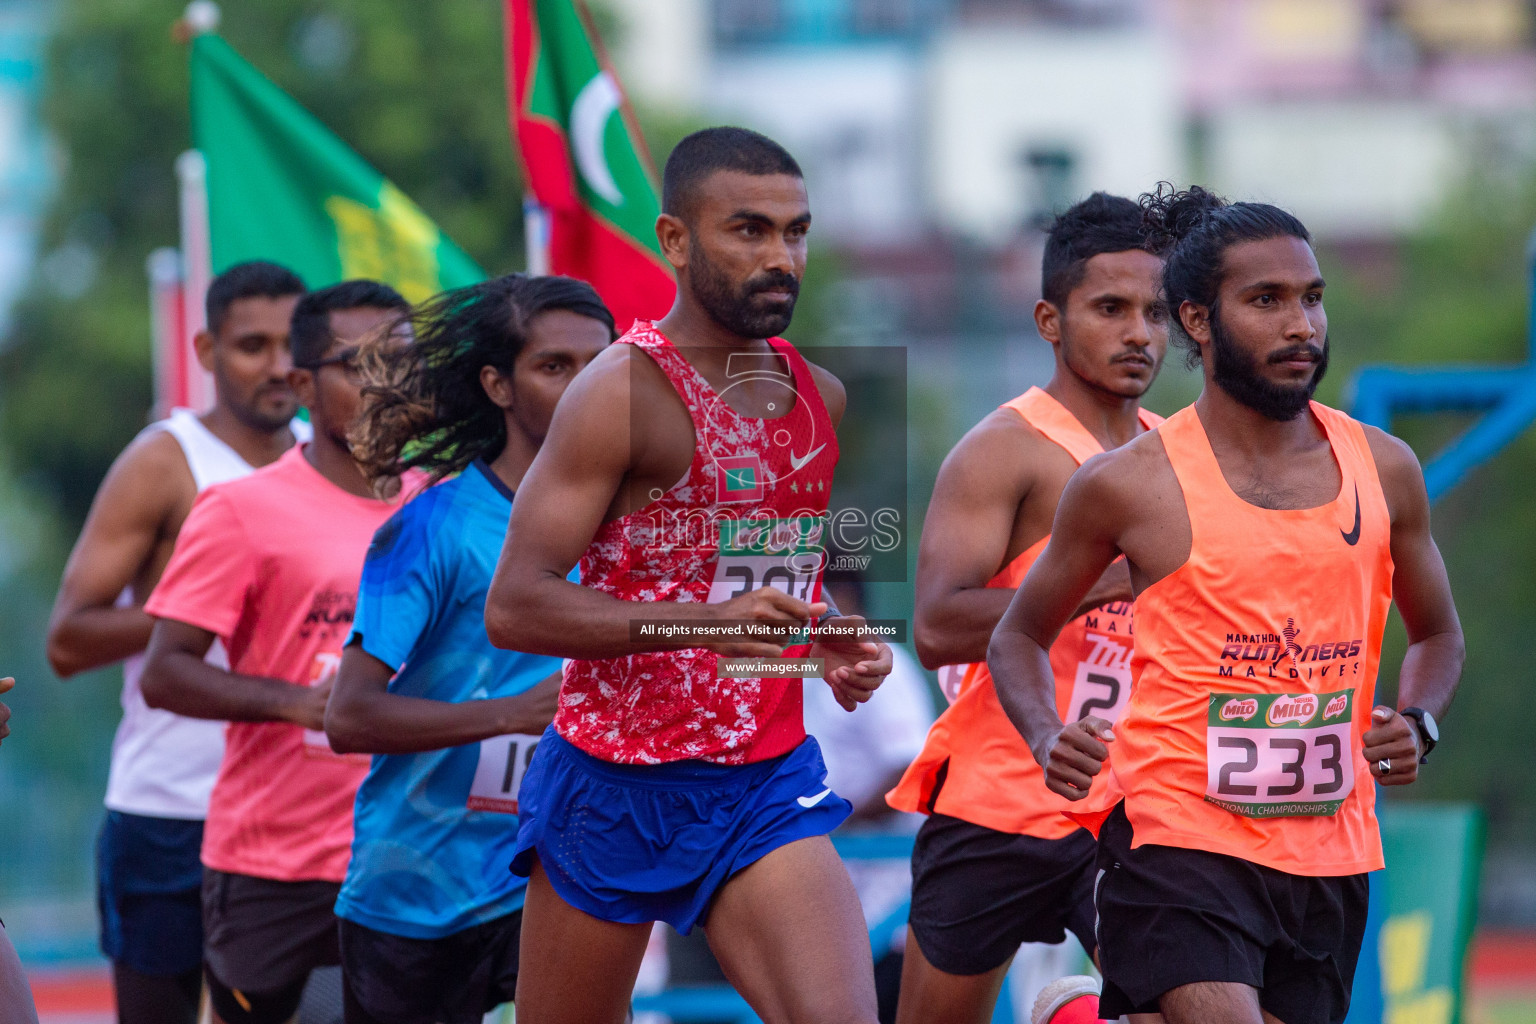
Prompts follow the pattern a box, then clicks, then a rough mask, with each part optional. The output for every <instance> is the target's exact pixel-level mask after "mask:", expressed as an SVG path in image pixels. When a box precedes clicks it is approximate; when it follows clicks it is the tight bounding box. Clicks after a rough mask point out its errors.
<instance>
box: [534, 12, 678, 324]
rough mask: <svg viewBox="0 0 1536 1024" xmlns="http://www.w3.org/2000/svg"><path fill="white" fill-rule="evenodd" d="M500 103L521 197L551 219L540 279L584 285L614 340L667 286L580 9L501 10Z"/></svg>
mask: <svg viewBox="0 0 1536 1024" xmlns="http://www.w3.org/2000/svg"><path fill="white" fill-rule="evenodd" d="M506 14H507V17H506V24H507V78H508V81H507V93H508V98H509V104H508V106H509V107H510V109H511V115H512V129H513V133H514V134H515V135H516V136H517V145H518V150H519V153H520V156H521V158H522V164H523V173H524V176H525V180H526V181H527V183H528V189H529V191H530V192H532V193H533V196H534V198H535V199H536V200H537V201H538V203H539V204H540V205H541V206H543V207H544V209H545V210H546V211H547V213H548V216H549V269H550V272H551V273H555V274H566V275H568V276H570V277H578V278H581V279H582V280H585V281H588V282H590V283H591V284H592V286H593V287H594V288H596V289H597V292H598V294H599V295H601V296H602V297H603V301H604V302H606V303H607V304H608V308H609V309H610V310H612V311H613V316H614V319H615V321H617V323H618V325H619V329H620V330H621V331H622V330H627V329H628V327H629V325H630V323H631V322H632V321H633V320H634V319H635V318H637V317H643V318H645V319H657V318H660V317H661V316H663V315H665V313H666V312H667V310H668V309H670V308H671V306H672V297H673V295H674V293H675V292H676V289H677V285H676V283H675V282H674V281H673V278H672V270H671V267H669V266H668V265H667V262H666V260H664V259H663V258H662V256H661V247H660V245H659V244H658V243H657V241H656V217H657V215H658V214H659V213H660V209H661V204H660V202H659V201H658V200H657V195H656V184H655V181H654V180H653V176H652V173H651V168H650V161H649V158H648V156H647V154H646V152H645V143H644V141H643V140H642V139H641V137H640V132H639V130H638V129H637V128H636V126H635V123H634V119H633V117H632V116H631V115H630V112H629V110H628V104H627V103H626V102H625V100H624V94H623V91H622V90H621V89H620V88H619V81H618V78H617V77H616V76H615V75H614V73H613V71H612V69H611V68H610V67H609V66H608V61H607V59H606V57H605V55H604V54H603V51H602V46H601V44H600V43H599V41H598V39H597V33H596V32H594V31H593V29H592V23H591V21H590V20H589V19H588V18H587V16H586V12H585V11H584V10H583V9H582V8H581V4H580V0H506Z"/></svg>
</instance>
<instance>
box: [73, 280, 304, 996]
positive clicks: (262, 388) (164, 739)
mask: <svg viewBox="0 0 1536 1024" xmlns="http://www.w3.org/2000/svg"><path fill="white" fill-rule="evenodd" d="M304 291H305V288H304V282H303V281H301V280H300V279H299V278H298V276H297V275H295V274H294V273H293V272H292V271H289V270H287V269H285V268H283V267H280V266H277V265H276V264H272V263H261V262H252V263H241V264H238V265H236V266H234V267H231V268H230V269H229V270H227V271H225V272H224V273H223V274H220V275H219V276H218V277H216V278H215V279H214V280H213V283H212V284H211V285H210V287H209V289H208V298H207V313H208V329H207V330H205V331H202V332H200V333H199V334H198V336H197V339H196V345H197V355H198V360H199V362H200V363H201V364H202V365H203V367H204V368H205V369H207V370H208V371H210V372H211V373H212V374H213V378H214V391H215V395H216V401H215V405H214V407H213V408H212V409H210V410H209V411H208V412H206V413H203V414H202V415H197V414H194V413H192V412H191V411H189V410H186V409H178V410H176V411H175V412H173V413H172V414H171V415H170V416H169V417H168V418H166V419H164V420H161V421H159V422H157V423H153V424H151V425H150V426H148V427H146V428H145V429H144V430H143V431H141V432H140V433H139V435H138V437H136V438H134V440H133V442H132V443H131V444H129V445H128V447H127V448H126V449H124V450H123V453H122V454H121V455H119V456H118V457H117V461H115V462H114V463H113V464H112V468H111V469H110V470H108V472H107V476H106V479H105V480H103V481H102V484H101V488H100V490H98V491H97V493H96V498H95V500H94V501H93V502H92V504H91V511H90V514H89V515H88V516H87V517H86V521H85V528H84V529H83V530H82V531H81V533H80V538H79V540H77V541H76V542H75V548H74V551H73V552H71V554H70V557H69V562H68V564H67V565H66V566H65V568H64V579H63V581H62V582H61V583H60V585H59V593H58V597H57V598H56V599H55V601H54V607H53V615H52V617H51V619H50V621H49V625H48V660H49V662H50V663H51V664H52V666H53V670H54V671H55V672H57V673H58V674H59V676H60V677H61V678H68V677H69V676H72V675H74V674H75V673H77V672H84V671H86V670H88V669H93V668H98V667H100V666H103V665H107V664H110V663H112V662H114V661H123V662H124V665H123V698H122V700H123V719H122V722H121V724H120V725H119V726H118V729H117V736H116V738H115V739H114V740H113V743H112V764H111V770H110V774H109V776H108V781H107V794H106V801H105V802H106V806H107V820H106V824H105V825H104V826H103V828H102V833H101V837H100V841H99V844H98V850H97V869H98V905H99V907H100V911H101V918H102V920H101V943H102V951H103V952H104V953H105V954H106V955H107V956H108V957H109V958H110V959H111V960H112V966H113V981H114V984H115V985H116V988H117V1006H118V1019H119V1020H120V1021H121V1022H122V1024H137V1022H141V1021H142V1022H146V1024H148V1022H155V1024H182V1022H186V1024H191V1022H192V1021H194V1020H195V1019H196V1016H197V1007H198V997H199V992H200V989H201V984H202V923H201V909H200V899H201V883H202V864H201V861H200V860H199V856H198V854H199V850H200V848H201V845H202V830H203V819H204V818H205V817H206V816H207V813H208V794H209V791H210V790H211V789H212V787H213V780H214V776H215V775H216V774H217V772H218V769H219V762H220V760H221V759H222V758H223V754H224V725H223V723H222V722H209V721H201V720H197V719H190V718H183V717H181V716H180V715H174V714H171V713H170V712H167V711H160V710H155V709H152V708H150V707H149V706H148V705H146V704H145V703H144V698H143V697H142V696H141V694H140V692H139V673H140V669H141V665H142V661H143V651H144V647H145V645H146V644H147V643H148V642H149V634H150V629H151V627H152V621H151V620H150V618H149V616H147V615H145V614H144V610H143V605H144V601H145V600H146V599H147V598H148V597H149V594H150V591H151V590H153V589H154V586H155V584H156V582H158V581H159V579H160V574H161V572H162V571H163V570H164V568H165V564H166V562H167V561H168V560H169V559H170V556H171V549H172V548H173V547H174V545H175V543H176V535H177V533H178V532H179V531H180V529H181V524H182V521H183V520H184V519H186V516H187V512H188V511H189V510H190V509H191V507H192V502H193V499H195V498H196V497H197V493H198V492H199V491H201V490H202V489H203V488H205V487H207V486H209V485H210V484H215V483H219V482H221V481H225V480H231V479H234V478H236V477H241V476H245V475H246V474H247V473H250V472H251V471H252V470H253V469H254V468H256V467H259V466H265V465H267V464H268V463H270V462H273V461H275V460H276V459H277V458H278V456H280V455H281V454H282V453H283V452H284V451H286V450H287V449H288V448H289V447H290V446H292V445H293V443H294V442H295V440H296V438H295V434H296V432H307V429H308V424H306V423H303V422H302V421H297V420H294V419H293V416H294V413H295V412H296V411H297V408H298V401H297V399H296V398H295V396H294V393H293V389H292V388H291V387H290V386H289V384H288V379H287V375H288V371H289V370H290V369H291V368H292V363H291V360H290V358H289V354H288V323H289V319H290V317H291V315H292V313H293V307H294V305H295V304H296V303H297V302H298V300H299V297H300V296H301V295H302V294H303V293H304ZM299 439H300V440H302V438H299ZM208 657H209V660H216V661H219V662H222V659H223V658H224V652H223V649H222V648H220V647H218V646H217V645H215V647H214V649H213V650H211V651H210V652H209V654H208Z"/></svg>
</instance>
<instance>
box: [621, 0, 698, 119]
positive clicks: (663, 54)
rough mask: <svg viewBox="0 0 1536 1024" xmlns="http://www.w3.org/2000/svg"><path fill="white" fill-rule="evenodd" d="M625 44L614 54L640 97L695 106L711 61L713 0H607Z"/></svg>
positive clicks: (632, 93)
mask: <svg viewBox="0 0 1536 1024" xmlns="http://www.w3.org/2000/svg"><path fill="white" fill-rule="evenodd" d="M607 7H608V9H609V10H611V11H612V12H613V13H614V15H615V16H616V17H617V18H618V19H619V22H620V23H621V28H622V32H621V35H622V39H621V45H620V46H619V47H618V48H617V49H616V50H615V52H614V53H613V54H612V55H611V56H612V57H613V62H614V64H615V65H617V70H618V72H619V78H620V80H621V81H623V83H624V88H625V89H627V90H628V91H629V94H630V97H631V98H632V99H633V100H635V102H637V103H642V104H646V105H652V106H658V107H672V108H676V109H683V110H687V109H693V108H697V107H698V105H699V99H700V97H701V96H702V95H703V93H704V82H705V75H706V73H707V71H708V69H709V63H710V0H607Z"/></svg>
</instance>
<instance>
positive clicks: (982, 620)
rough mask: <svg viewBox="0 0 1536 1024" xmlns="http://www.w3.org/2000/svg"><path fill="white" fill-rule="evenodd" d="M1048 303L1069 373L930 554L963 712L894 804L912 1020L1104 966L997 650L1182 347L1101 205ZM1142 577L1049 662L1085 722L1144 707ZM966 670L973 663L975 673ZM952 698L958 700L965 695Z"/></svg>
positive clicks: (1072, 850) (1139, 259) (1044, 333)
mask: <svg viewBox="0 0 1536 1024" xmlns="http://www.w3.org/2000/svg"><path fill="white" fill-rule="evenodd" d="M1041 269H1042V276H1043V278H1044V281H1043V288H1042V292H1043V295H1044V297H1043V298H1042V299H1041V300H1040V302H1039V303H1038V304H1037V305H1036V306H1035V322H1036V326H1037V327H1038V328H1039V331H1040V335H1041V337H1043V338H1045V339H1046V340H1047V341H1048V342H1050V343H1051V345H1052V347H1053V348H1054V349H1055V355H1056V372H1055V375H1054V376H1053V377H1052V378H1051V381H1050V383H1048V384H1047V385H1046V386H1045V387H1044V388H1043V389H1042V388H1031V389H1030V390H1029V391H1028V392H1027V393H1026V394H1024V395H1022V396H1020V397H1019V398H1016V399H1014V400H1013V401H1011V402H1008V403H1007V404H1005V405H1004V406H1002V407H1001V408H1000V409H998V410H997V411H996V412H993V413H992V414H990V415H989V416H988V417H987V418H986V419H984V420H983V421H982V422H981V423H980V424H979V425H978V426H977V427H976V428H975V429H973V430H972V431H971V432H970V433H969V434H967V435H966V436H965V437H964V438H963V439H962V440H961V441H960V443H959V444H958V445H956V446H955V450H954V451H953V452H952V453H950V456H949V458H948V459H947V460H946V461H945V464H944V467H943V468H942V469H941V470H940V473H939V478H938V482H937V485H936V487H935V492H934V496H933V500H932V502H931V503H930V504H929V507H928V517H927V521H926V523H925V524H924V528H923V537H922V545H921V549H920V552H919V555H918V567H917V603H916V629H915V635H916V640H917V647H918V651H919V653H920V655H921V656H922V658H923V661H924V662H925V663H926V664H928V666H929V667H930V668H937V667H939V666H948V667H947V668H946V669H945V672H944V675H945V679H946V695H947V696H948V697H949V698H950V700H951V701H952V702H953V703H952V704H951V706H950V707H949V709H948V710H947V711H945V712H944V714H943V715H942V716H941V717H940V718H939V720H938V722H937V723H935V724H934V726H933V728H932V729H931V730H930V732H929V734H928V739H927V743H926V744H925V746H924V749H923V752H922V754H921V755H919V757H918V758H917V760H916V761H914V762H913V764H912V766H911V767H910V768H909V769H908V770H907V772H906V774H905V775H904V776H903V778H902V780H901V782H900V784H898V785H897V787H896V788H895V789H894V790H892V791H891V793H890V794H889V797H888V799H889V802H890V804H891V806H893V807H895V808H897V809H899V810H904V811H917V812H921V813H924V814H927V815H928V820H927V821H926V822H925V823H924V824H923V827H922V829H921V830H920V831H919V833H918V837H917V843H916V846H915V847H914V850H913V855H912V876H913V885H912V911H911V917H910V921H911V927H910V930H909V932H908V938H907V950H906V958H905V962H904V965H903V977H902V984H901V999H900V1006H899V1009H898V1013H897V1019H898V1020H899V1021H902V1022H904V1024H905V1022H912V1024H916V1022H921V1024H936V1022H951V1021H952V1022H957V1024H960V1022H964V1024H969V1022H985V1021H988V1020H990V1019H991V1016H992V1010H993V1004H994V1003H995V1002H996V1001H997V996H998V992H999V989H1000V987H1001V985H1002V981H1003V975H1004V973H1005V972H1006V971H1007V970H1008V965H1009V963H1010V961H1011V960H1012V959H1013V955H1014V953H1015V952H1016V951H1017V950H1018V948H1019V945H1020V943H1022V942H1059V941H1061V940H1062V938H1064V935H1065V930H1066V929H1071V930H1072V931H1073V932H1074V933H1076V935H1077V936H1078V938H1079V939H1081V940H1082V942H1083V944H1084V946H1086V947H1087V949H1088V950H1089V951H1090V952H1091V951H1092V950H1093V948H1094V935H1093V904H1092V891H1093V869H1094V850H1095V844H1094V840H1093V837H1092V836H1091V835H1089V834H1088V833H1087V832H1086V831H1084V830H1083V829H1081V828H1080V827H1078V826H1077V825H1076V824H1074V823H1072V822H1071V821H1069V820H1068V819H1067V818H1066V817H1065V815H1064V813H1063V812H1064V811H1065V810H1066V808H1068V807H1069V806H1070V803H1069V802H1068V801H1067V800H1066V799H1065V798H1063V797H1061V796H1058V795H1056V794H1054V793H1052V792H1050V791H1049V790H1048V789H1046V786H1045V781H1044V777H1043V775H1042V773H1041V771H1040V767H1039V766H1038V765H1037V764H1035V761H1034V758H1033V756H1032V755H1031V754H1030V750H1029V747H1028V746H1027V745H1026V744H1025V743H1024V741H1023V739H1021V738H1020V736H1019V734H1018V731H1017V730H1016V729H1014V727H1013V725H1012V724H1011V723H1010V722H1009V721H1008V718H1007V716H1006V715H1005V714H1004V713H1003V709H1002V707H1001V706H1000V705H999V704H998V702H997V694H996V692H995V691H994V689H993V686H992V679H991V676H990V675H988V673H987V666H986V664H985V662H984V660H983V659H984V657H985V655H986V647H987V640H988V638H989V637H990V636H991V635H992V630H993V627H994V626H996V625H997V621H998V619H999V618H1000V617H1001V616H1002V614H1003V611H1004V609H1005V608H1007V606H1008V601H1009V599H1010V598H1011V596H1012V594H1013V588H1014V587H1017V586H1018V584H1019V581H1020V580H1022V579H1023V578H1024V574H1025V572H1027V571H1028V569H1029V567H1030V565H1031V564H1032V563H1033V562H1034V560H1035V558H1036V557H1037V556H1038V555H1039V554H1040V552H1041V550H1043V549H1044V547H1045V544H1046V540H1047V538H1048V536H1049V535H1050V532H1051V522H1052V520H1053V519H1054V517H1055V515H1056V503H1057V500H1058V499H1059V497H1060V495H1061V491H1062V488H1063V487H1064V486H1065V485H1066V482H1067V479H1068V478H1069V477H1070V476H1071V475H1072V474H1073V473H1074V472H1075V471H1076V470H1077V467H1078V465H1079V464H1081V463H1082V462H1083V461H1084V460H1086V459H1089V458H1092V457H1093V456H1094V455H1097V454H1098V453H1100V452H1102V451H1104V450H1105V449H1106V448H1113V447H1115V446H1117V445H1120V444H1124V443H1125V442H1127V441H1129V440H1131V439H1132V438H1134V437H1136V436H1137V435H1138V434H1141V433H1142V432H1143V431H1145V430H1148V429H1150V428H1151V427H1152V426H1154V425H1155V424H1156V423H1157V422H1159V417H1157V416H1155V415H1153V414H1152V413H1150V412H1147V411H1145V410H1142V409H1140V408H1139V404H1138V403H1139V400H1140V398H1141V395H1142V394H1143V393H1144V392H1145V391H1146V389H1147V388H1148V387H1149V386H1150V385H1151V383H1152V380H1153V378H1154V377H1155V376H1156V374H1157V369H1158V366H1159V365H1160V364H1161V362H1162V359H1163V354H1164V352H1165V351H1166V350H1167V345H1168V328H1167V314H1166V307H1165V306H1164V305H1163V303H1162V298H1161V290H1162V287H1161V275H1162V263H1161V261H1160V260H1159V259H1158V258H1157V257H1155V256H1153V255H1152V254H1151V253H1150V252H1148V251H1147V243H1146V236H1145V234H1144V231H1143V228H1142V216H1141V210H1140V208H1139V207H1138V206H1137V205H1136V204H1135V203H1133V202H1132V201H1131V200H1129V199H1124V198H1120V197H1116V196H1108V195H1105V194H1103V193H1097V194H1095V195H1093V196H1091V197H1090V198H1088V199H1086V200H1084V201H1083V202H1081V203H1079V204H1078V205H1077V206H1075V207H1073V208H1072V209H1070V210H1068V211H1067V212H1066V213H1065V214H1063V215H1062V216H1061V217H1060V218H1059V219H1058V220H1057V221H1056V223H1055V224H1054V225H1053V226H1052V228H1051V232H1050V235H1049V237H1048V238H1047V241H1046V246H1045V255H1044V260H1043V262H1042V268H1041ZM1130 596H1131V593H1130V577H1129V574H1128V573H1127V572H1126V570H1125V567H1124V566H1123V565H1118V566H1115V567H1114V568H1113V569H1112V570H1111V571H1109V572H1107V573H1106V574H1105V575H1104V578H1103V580H1102V581H1101V583H1100V584H1099V585H1098V586H1096V587H1095V588H1094V591H1093V593H1092V594H1091V595H1089V596H1088V597H1087V598H1086V599H1085V600H1083V601H1081V602H1080V605H1081V607H1080V608H1079V609H1078V610H1080V611H1083V612H1085V614H1083V615H1081V616H1080V617H1077V618H1074V619H1073V620H1072V621H1071V623H1070V624H1068V626H1067V627H1066V631H1065V632H1063V634H1062V636H1061V638H1060V639H1059V640H1058V641H1057V642H1056V644H1055V646H1054V647H1053V648H1052V649H1051V663H1052V666H1053V670H1054V675H1055V700H1056V701H1057V704H1058V707H1059V710H1060V712H1061V713H1062V714H1063V715H1066V716H1068V717H1069V718H1072V719H1075V718H1080V717H1082V715H1084V714H1087V713H1090V712H1092V713H1096V714H1101V715H1104V716H1106V717H1110V718H1112V717H1113V716H1114V715H1115V714H1116V713H1117V712H1118V710H1119V709H1120V708H1121V707H1123V706H1124V704H1125V701H1126V698H1127V697H1128V696H1129V692H1130V654H1131V647H1130V641H1131V616H1130V610H1131V606H1130V601H1129V598H1130ZM967 663H968V664H967ZM950 683H955V684H957V685H949V684H950Z"/></svg>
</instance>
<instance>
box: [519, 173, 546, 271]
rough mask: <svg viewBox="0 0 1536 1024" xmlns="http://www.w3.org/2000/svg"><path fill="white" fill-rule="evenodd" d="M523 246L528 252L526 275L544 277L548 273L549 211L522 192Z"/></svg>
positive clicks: (531, 195)
mask: <svg viewBox="0 0 1536 1024" xmlns="http://www.w3.org/2000/svg"><path fill="white" fill-rule="evenodd" d="M523 248H524V249H525V250H527V254H528V275H529V276H530V277H544V276H545V275H546V274H548V273H549V211H548V210H547V209H545V208H544V205H543V204H542V203H540V202H539V201H538V200H537V199H535V198H534V197H533V193H532V192H525V193H524V194H523Z"/></svg>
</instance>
